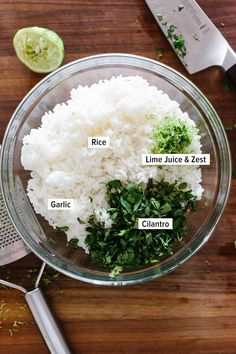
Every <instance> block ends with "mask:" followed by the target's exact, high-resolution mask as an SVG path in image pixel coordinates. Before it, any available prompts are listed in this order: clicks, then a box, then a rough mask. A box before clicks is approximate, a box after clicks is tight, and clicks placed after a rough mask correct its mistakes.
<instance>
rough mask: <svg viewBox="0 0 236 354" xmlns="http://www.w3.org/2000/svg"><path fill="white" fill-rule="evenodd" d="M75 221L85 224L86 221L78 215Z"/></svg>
mask: <svg viewBox="0 0 236 354" xmlns="http://www.w3.org/2000/svg"><path fill="white" fill-rule="evenodd" d="M77 221H78V222H79V223H80V224H86V221H84V220H82V219H80V218H79V217H78V218H77Z"/></svg>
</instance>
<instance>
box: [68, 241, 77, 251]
mask: <svg viewBox="0 0 236 354" xmlns="http://www.w3.org/2000/svg"><path fill="white" fill-rule="evenodd" d="M68 244H69V246H71V248H72V249H76V248H78V247H79V239H78V238H71V239H70V241H69V242H68Z"/></svg>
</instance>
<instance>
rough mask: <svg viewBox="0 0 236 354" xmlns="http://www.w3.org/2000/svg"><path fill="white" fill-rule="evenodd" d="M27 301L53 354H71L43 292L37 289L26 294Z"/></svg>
mask: <svg viewBox="0 0 236 354" xmlns="http://www.w3.org/2000/svg"><path fill="white" fill-rule="evenodd" d="M25 300H26V302H27V304H28V306H29V308H30V310H31V312H32V315H33V317H34V319H35V321H36V323H37V325H38V328H39V330H40V332H41V334H42V336H43V338H44V340H45V342H46V344H47V346H48V349H49V350H50V353H51V354H71V351H70V350H69V348H68V346H67V344H66V342H65V340H64V338H63V336H62V333H61V331H60V329H59V328H58V325H57V323H56V321H55V319H54V317H53V316H52V313H51V311H50V309H49V307H48V304H47V302H46V300H45V298H44V295H43V293H42V291H41V290H40V289H39V288H36V289H34V290H32V291H29V292H27V293H26V294H25Z"/></svg>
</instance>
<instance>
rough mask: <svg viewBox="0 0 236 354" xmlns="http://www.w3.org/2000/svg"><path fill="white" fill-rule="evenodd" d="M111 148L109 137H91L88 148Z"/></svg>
mask: <svg viewBox="0 0 236 354" xmlns="http://www.w3.org/2000/svg"><path fill="white" fill-rule="evenodd" d="M109 147H110V138H109V137H108V136H89V137H88V148H89V149H91V148H94V149H106V148H109Z"/></svg>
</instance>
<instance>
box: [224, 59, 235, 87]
mask: <svg viewBox="0 0 236 354" xmlns="http://www.w3.org/2000/svg"><path fill="white" fill-rule="evenodd" d="M225 76H226V78H227V80H228V81H229V82H230V83H231V85H232V86H233V87H234V88H236V64H234V65H233V66H231V68H229V69H228V70H226V72H225Z"/></svg>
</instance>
